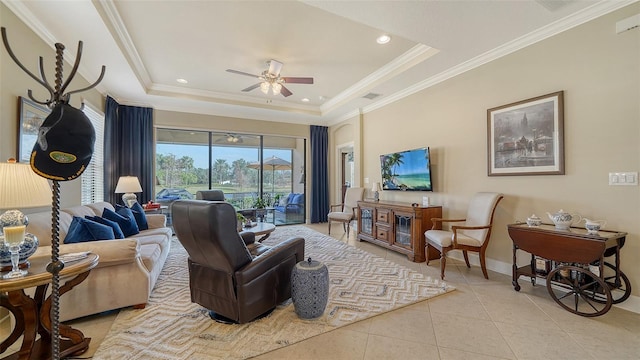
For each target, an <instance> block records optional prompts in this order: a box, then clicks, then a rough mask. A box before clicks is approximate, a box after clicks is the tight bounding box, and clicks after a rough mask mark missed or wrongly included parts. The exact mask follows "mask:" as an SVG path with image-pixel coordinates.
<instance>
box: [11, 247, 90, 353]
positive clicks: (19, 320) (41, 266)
mask: <svg viewBox="0 0 640 360" xmlns="http://www.w3.org/2000/svg"><path fill="white" fill-rule="evenodd" d="M50 260H51V259H50V258H49V257H45V256H41V257H33V258H30V259H29V261H30V262H31V266H30V267H29V269H28V273H27V275H25V276H24V277H22V278H18V279H11V280H0V306H1V307H4V308H6V309H7V310H9V311H10V312H11V313H12V314H13V316H14V317H15V319H16V326H15V328H14V329H13V331H12V332H11V334H10V335H9V336H8V337H7V338H6V339H5V340H4V341H2V343H0V353H3V352H4V351H6V350H7V349H8V348H9V346H11V345H12V344H13V343H15V342H16V341H18V339H19V338H20V337H21V336H22V337H23V340H22V346H21V347H20V350H18V352H17V353H14V354H11V355H9V356H7V357H4V358H3V360H4V359H49V358H50V357H51V314H50V310H51V298H50V297H48V296H47V287H48V286H49V283H51V280H52V276H51V274H50V273H48V272H47V270H46V266H47V263H49V262H50ZM96 265H98V255H96V254H93V253H90V254H89V255H88V256H87V257H86V258H84V259H82V260H77V261H71V262H68V263H66V264H65V267H64V269H62V271H61V272H60V279H61V280H62V281H65V280H66V282H65V283H64V285H63V286H61V287H60V289H59V293H60V295H62V294H64V293H66V292H67V291H69V290H71V289H72V288H73V287H74V286H76V285H78V284H80V283H81V282H82V281H83V280H84V279H86V278H87V276H89V271H91V269H93V268H94V267H96ZM30 287H36V291H35V295H34V296H33V297H30V296H28V295H26V294H25V292H24V289H27V288H30ZM5 293H6V294H5ZM37 334H40V338H39V339H38V340H36V337H37V336H36V335H37ZM60 337H61V340H60V356H61V357H67V356H70V355H76V354H82V353H83V352H85V351H87V349H88V348H89V342H90V341H91V339H90V338H85V337H84V334H83V333H82V332H81V331H80V330H76V329H73V328H72V327H70V326H68V325H62V324H61V325H60Z"/></svg>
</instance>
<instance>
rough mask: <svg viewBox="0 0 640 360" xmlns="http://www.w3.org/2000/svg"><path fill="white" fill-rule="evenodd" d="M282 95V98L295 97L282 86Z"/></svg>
mask: <svg viewBox="0 0 640 360" xmlns="http://www.w3.org/2000/svg"><path fill="white" fill-rule="evenodd" d="M280 94H282V96H284V97H287V96H291V95H293V93H292V92H291V91H289V89H287V88H286V87H284V85H283V86H282V88H281V89H280Z"/></svg>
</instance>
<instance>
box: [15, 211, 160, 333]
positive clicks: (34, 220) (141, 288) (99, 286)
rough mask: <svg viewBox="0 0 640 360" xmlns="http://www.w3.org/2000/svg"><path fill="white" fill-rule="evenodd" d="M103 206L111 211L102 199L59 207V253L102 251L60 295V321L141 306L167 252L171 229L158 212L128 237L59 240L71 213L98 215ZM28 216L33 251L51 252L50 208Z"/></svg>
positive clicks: (65, 231) (144, 302) (150, 289)
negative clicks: (84, 275)
mask: <svg viewBox="0 0 640 360" xmlns="http://www.w3.org/2000/svg"><path fill="white" fill-rule="evenodd" d="M105 207H107V208H109V209H111V210H114V208H113V206H112V205H111V204H109V203H106V202H100V203H95V204H90V205H85V206H75V207H72V208H68V209H62V210H61V211H60V254H66V253H73V252H80V251H92V252H94V253H96V254H98V255H99V256H100V260H99V263H98V266H97V267H95V268H94V269H93V270H91V273H90V274H89V276H88V277H87V278H86V279H85V280H84V281H83V282H82V283H81V284H80V285H78V286H76V287H75V288H73V289H72V290H71V291H69V292H68V293H66V294H64V295H63V296H61V298H60V320H61V321H66V320H70V319H75V318H79V317H82V316H87V315H91V314H97V313H100V312H103V311H107V310H113V309H118V308H122V307H127V306H141V307H144V305H145V304H146V303H147V300H148V299H149V295H150V294H151V291H152V290H153V287H154V286H155V284H156V280H157V279H158V276H159V275H160V271H161V270H162V267H163V265H164V262H165V261H166V259H167V255H168V254H169V249H170V244H171V236H172V231H171V229H170V228H168V227H166V217H165V216H164V215H161V214H149V215H147V221H148V223H149V229H148V230H143V231H141V232H140V233H139V234H137V235H134V236H132V237H129V238H126V239H116V240H100V241H90V242H82V243H75V244H63V243H62V241H63V240H64V238H65V236H66V235H67V231H68V230H69V226H70V225H71V220H72V219H73V216H79V217H85V216H86V215H89V216H96V215H97V216H101V215H102V211H103V209H104V208H105ZM28 218H29V225H28V226H27V232H29V233H32V234H34V235H36V236H37V237H38V240H39V242H40V246H39V247H38V250H37V251H36V253H35V254H34V255H33V256H34V257H35V256H49V257H50V256H51V212H40V213H34V214H28ZM63 283H64V280H63V281H61V284H63Z"/></svg>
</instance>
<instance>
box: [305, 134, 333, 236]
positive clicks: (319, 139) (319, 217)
mask: <svg viewBox="0 0 640 360" xmlns="http://www.w3.org/2000/svg"><path fill="white" fill-rule="evenodd" d="M310 138H311V144H310V145H311V223H320V222H327V214H328V213H329V161H328V156H329V150H328V149H329V128H328V127H326V126H316V125H311V129H310Z"/></svg>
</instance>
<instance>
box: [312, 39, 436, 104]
mask: <svg viewBox="0 0 640 360" xmlns="http://www.w3.org/2000/svg"><path fill="white" fill-rule="evenodd" d="M438 52H439V50H436V49H434V48H432V47H429V46H427V45H423V44H418V45H416V46H414V47H412V48H411V49H409V50H408V51H406V52H405V53H404V54H402V55H400V56H398V57H397V58H395V59H393V60H392V61H391V62H389V63H388V64H386V65H384V66H383V67H381V68H380V69H378V70H376V71H374V72H373V73H371V74H369V75H367V76H366V77H365V78H363V79H362V80H360V81H358V82H357V83H355V84H354V85H352V86H350V87H349V88H347V89H346V90H344V91H343V92H341V93H340V94H338V95H336V96H335V97H333V98H331V100H329V101H327V102H326V103H324V104H322V106H321V107H320V110H321V111H322V114H327V113H329V112H331V111H333V110H335V109H336V108H338V107H340V106H341V105H343V104H344V103H346V102H348V101H351V100H353V99H354V98H356V97H360V96H362V95H363V94H364V93H365V92H367V91H368V90H369V89H371V88H373V87H375V86H376V85H378V84H380V83H381V82H383V81H385V80H387V79H389V78H391V77H393V76H395V75H398V74H400V73H402V72H404V71H406V70H407V69H409V68H411V67H413V66H415V65H417V64H419V63H421V62H423V61H424V60H426V59H428V58H430V57H431V56H433V55H435V54H437V53H438Z"/></svg>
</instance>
